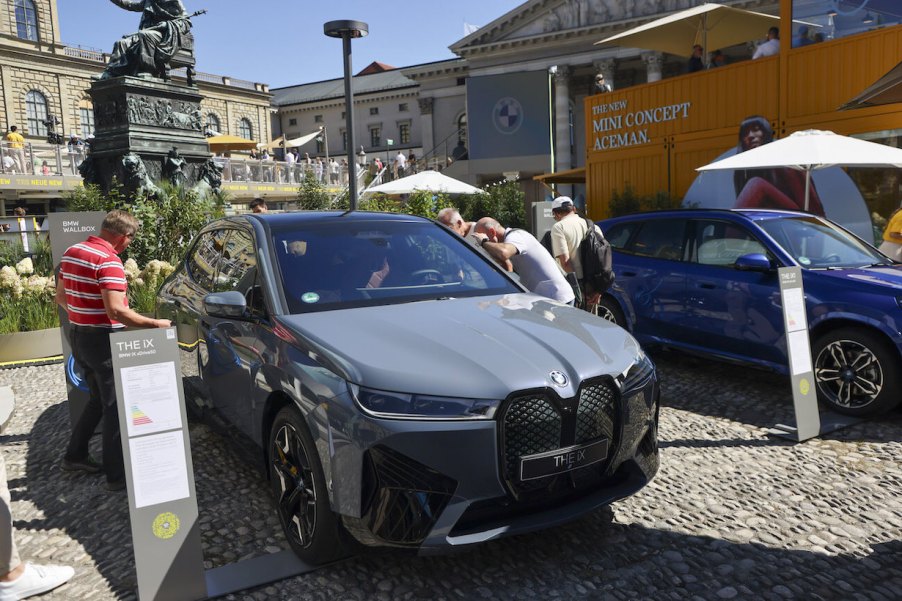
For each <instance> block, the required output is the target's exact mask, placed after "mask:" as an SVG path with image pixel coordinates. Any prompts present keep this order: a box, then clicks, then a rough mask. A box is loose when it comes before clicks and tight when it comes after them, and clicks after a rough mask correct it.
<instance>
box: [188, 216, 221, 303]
mask: <svg viewBox="0 0 902 601" xmlns="http://www.w3.org/2000/svg"><path fill="white" fill-rule="evenodd" d="M227 234H228V230H214V231H212V232H206V233H205V234H203V235H201V237H200V238H199V239H198V241H197V244H195V246H194V250H192V251H191V253H190V254H189V255H188V259H187V261H186V262H185V267H186V268H187V270H188V274H189V275H190V276H191V279H192V280H194V281H195V282H196V283H197V284H198V285H199V286H201V287H203V288H206V289H207V290H213V289H214V278H215V276H216V270H217V268H218V267H219V261H220V260H221V259H222V249H223V245H224V244H225V238H226V235H227Z"/></svg>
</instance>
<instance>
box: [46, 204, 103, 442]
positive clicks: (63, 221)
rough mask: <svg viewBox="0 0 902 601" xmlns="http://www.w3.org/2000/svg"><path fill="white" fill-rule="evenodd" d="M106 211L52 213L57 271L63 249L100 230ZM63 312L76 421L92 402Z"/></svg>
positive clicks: (65, 356) (71, 405) (71, 403)
mask: <svg viewBox="0 0 902 601" xmlns="http://www.w3.org/2000/svg"><path fill="white" fill-rule="evenodd" d="M104 217H106V213H104V212H103V211H85V212H84V213H50V214H49V215H47V219H48V221H49V222H50V250H51V252H52V254H53V273H58V271H57V269H58V268H59V264H60V260H61V259H62V258H63V253H65V252H66V249H68V248H69V247H70V246H72V245H73V244H78V243H79V242H84V241H85V240H86V239H87V238H88V236H96V235H97V234H99V233H100V224H102V223H103V218H104ZM57 310H58V312H59V316H60V336H61V337H62V339H63V359H64V362H65V363H64V364H65V366H66V392H67V396H68V397H69V419H70V420H71V421H70V423H72V424H74V423H75V422H76V421H77V420H78V417H79V416H80V415H81V412H82V411H84V408H85V405H87V403H88V398H89V393H88V383H87V382H85V380H84V378H83V377H82V373H81V369H80V368H79V367H78V365H76V363H75V359H74V358H73V357H72V345H70V344H69V318H68V316H67V315H66V311H65V310H63V308H62V307H58V308H57Z"/></svg>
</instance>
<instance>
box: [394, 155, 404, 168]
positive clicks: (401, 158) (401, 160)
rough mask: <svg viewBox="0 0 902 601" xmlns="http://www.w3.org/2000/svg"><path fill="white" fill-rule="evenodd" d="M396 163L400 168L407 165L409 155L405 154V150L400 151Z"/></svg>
mask: <svg viewBox="0 0 902 601" xmlns="http://www.w3.org/2000/svg"><path fill="white" fill-rule="evenodd" d="M395 165H397V166H398V169H404V168H405V167H407V157H406V156H404V153H403V152H399V153H398V156H396V157H395Z"/></svg>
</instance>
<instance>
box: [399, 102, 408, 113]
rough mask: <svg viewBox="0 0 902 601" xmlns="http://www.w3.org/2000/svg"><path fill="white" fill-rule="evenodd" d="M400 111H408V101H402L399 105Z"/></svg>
mask: <svg viewBox="0 0 902 601" xmlns="http://www.w3.org/2000/svg"><path fill="white" fill-rule="evenodd" d="M398 112H399V113H406V112H407V103H406V102H402V103H401V104H399V105H398Z"/></svg>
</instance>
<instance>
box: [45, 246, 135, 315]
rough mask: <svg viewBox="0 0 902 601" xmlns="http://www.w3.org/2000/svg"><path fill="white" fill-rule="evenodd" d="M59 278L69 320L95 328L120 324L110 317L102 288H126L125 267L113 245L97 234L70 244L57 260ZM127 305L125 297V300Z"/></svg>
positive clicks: (124, 289)
mask: <svg viewBox="0 0 902 601" xmlns="http://www.w3.org/2000/svg"><path fill="white" fill-rule="evenodd" d="M59 277H60V281H61V282H62V283H63V286H64V287H65V290H66V313H67V314H68V316H69V322H70V323H72V324H75V325H79V326H89V327H96V328H113V329H117V328H123V327H125V326H123V325H122V324H121V323H119V322H118V321H113V320H111V319H110V318H109V317H108V316H107V314H106V308H105V307H104V305H103V296H102V295H101V290H104V289H106V290H118V291H120V292H125V291H126V288H127V285H126V281H125V269H124V268H123V267H122V260H121V259H120V258H119V257H118V256H117V255H116V251H115V250H114V249H113V247H112V245H111V244H110V243H109V242H107V241H106V240H104V239H103V238H99V237H97V236H89V237H88V239H87V240H85V241H84V242H79V243H78V244H74V245H72V246H70V247H69V248H68V249H67V250H66V252H65V253H64V254H63V258H62V260H61V261H60V271H59ZM125 304H126V306H128V299H127V298H126V300H125Z"/></svg>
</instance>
